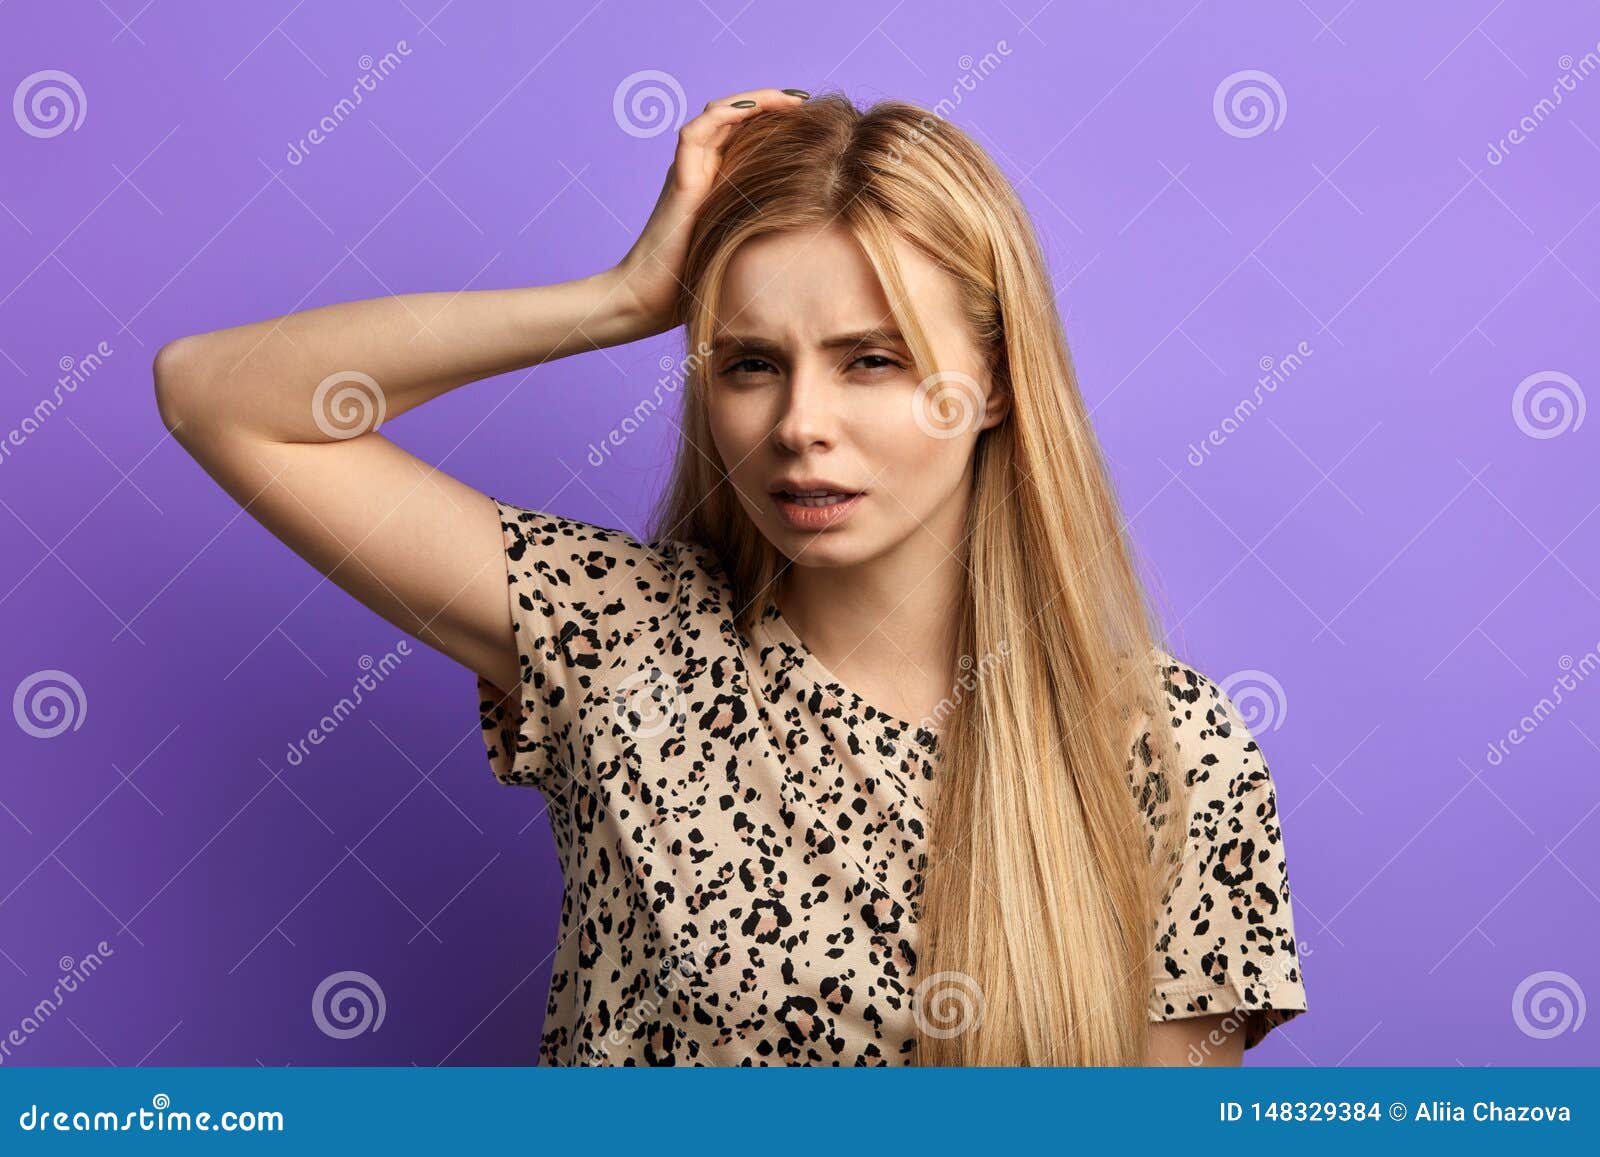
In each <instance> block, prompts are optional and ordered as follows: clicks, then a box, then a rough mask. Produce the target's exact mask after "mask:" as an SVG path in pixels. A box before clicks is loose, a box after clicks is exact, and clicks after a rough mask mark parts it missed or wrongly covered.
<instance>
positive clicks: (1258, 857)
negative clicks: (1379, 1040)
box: [1149, 661, 1306, 1049]
mask: <svg viewBox="0 0 1600 1157" xmlns="http://www.w3.org/2000/svg"><path fill="white" fill-rule="evenodd" d="M1163 669H1164V670H1165V671H1166V673H1167V674H1166V693H1167V698H1168V706H1169V708H1170V710H1171V720H1170V722H1171V724H1172V726H1173V728H1174V737H1175V738H1176V740H1177V747H1178V758H1179V761H1180V763H1181V768H1180V774H1178V775H1176V776H1172V777H1169V782H1170V784H1171V790H1172V791H1173V792H1175V793H1179V794H1181V795H1182V797H1183V799H1182V803H1181V805H1180V806H1181V810H1180V811H1179V813H1178V814H1180V815H1185V816H1187V817H1188V825H1189V826H1188V832H1187V836H1186V838H1185V841H1184V850H1183V857H1182V862H1181V863H1180V864H1178V865H1177V866H1176V867H1175V868H1172V869H1170V870H1172V871H1174V872H1175V875H1173V876H1171V877H1169V882H1168V886H1167V887H1166V888H1164V889H1163V890H1164V893H1165V894H1164V895H1163V897H1162V901H1161V909H1160V916H1159V919H1158V921H1157V924H1156V932H1157V938H1156V942H1155V951H1154V955H1153V969H1152V990H1151V995H1150V1004H1149V1014H1150V1019H1151V1020H1153V1021H1164V1020H1177V1019H1180V1018H1184V1017H1194V1016H1207V1015H1212V1014H1216V1013H1235V1012H1236V1013H1237V1014H1238V1015H1239V1016H1240V1017H1241V1018H1242V1019H1243V1026H1242V1027H1243V1029H1244V1047H1245V1048H1247V1049H1249V1048H1254V1047H1255V1046H1256V1045H1257V1044H1259V1043H1261V1041H1262V1039H1263V1038H1265V1036H1266V1035H1267V1033H1268V1032H1270V1031H1271V1030H1272V1029H1273V1028H1275V1027H1277V1026H1278V1025H1280V1024H1283V1023H1284V1022H1286V1021H1288V1020H1290V1019H1291V1018H1292V1017H1294V1016H1296V1015H1298V1014H1299V1013H1301V1012H1304V1011H1305V1008H1306V994H1305V986H1304V982H1303V979H1302V977H1301V973H1300V956H1299V949H1298V946H1297V944H1296V941H1295V932H1294V917H1293V913H1292V911H1291V907H1290V899H1289V872H1288V863H1287V859H1286V857H1285V855H1284V843H1283V833H1282V830H1281V829H1280V826H1279V822H1278V806H1277V793H1276V791H1275V790H1274V787H1273V783H1272V778H1271V776H1270V774H1269V772H1268V769H1267V763H1266V759H1265V757H1264V756H1263V754H1262V752H1261V749H1260V748H1259V747H1258V746H1257V745H1256V742H1255V740H1254V738H1253V737H1252V736H1251V734H1250V732H1249V730H1248V729H1247V728H1246V727H1245V725H1244V722H1243V720H1242V719H1241V718H1240V715H1239V712H1238V710H1237V709H1236V708H1235V706H1234V704H1233V702H1232V701H1231V700H1230V699H1229V698H1228V697H1227V695H1225V694H1224V693H1223V691H1222V690H1221V688H1219V687H1218V686H1217V685H1216V684H1215V683H1213V682H1211V680H1209V679H1207V678H1206V677H1205V676H1204V675H1201V674H1200V673H1199V672H1197V671H1195V670H1193V669H1192V668H1189V667H1187V666H1185V665H1184V664H1182V663H1179V662H1176V661H1174V662H1171V663H1167V664H1165V665H1164V667H1163Z"/></svg>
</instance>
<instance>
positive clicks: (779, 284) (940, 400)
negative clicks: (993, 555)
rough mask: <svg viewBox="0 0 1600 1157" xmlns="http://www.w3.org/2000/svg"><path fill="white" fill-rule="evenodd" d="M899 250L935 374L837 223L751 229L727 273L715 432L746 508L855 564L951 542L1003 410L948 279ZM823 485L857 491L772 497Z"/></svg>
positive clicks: (807, 545) (717, 353) (783, 534)
mask: <svg viewBox="0 0 1600 1157" xmlns="http://www.w3.org/2000/svg"><path fill="white" fill-rule="evenodd" d="M895 253H896V256H897V258H898V259H899V263H900V269H901V272H902V276H903V277H904V279H905V282H906V289H907V292H908V293H910V294H911V304H912V306H913V307H914V310H915V312H916V313H917V315H918V316H919V317H920V318H921V319H922V323H923V325H924V327H925V328H926V330H927V333H928V337H929V340H930V341H931V342H932V345H933V350H934V355H935V365H936V371H935V372H934V373H932V374H930V375H928V376H927V377H926V379H924V378H923V377H921V376H919V375H918V374H917V372H916V370H915V369H914V368H913V366H912V360H911V350H910V348H909V347H908V346H907V345H906V344H905V342H904V341H903V340H902V339H901V338H900V336H899V335H898V334H897V333H896V332H894V331H895V329H896V326H895V321H894V318H893V316H892V315H891V313H890V310H889V302H888V300H887V299H886V298H885V297H884V294H883V289H882V287H881V286H880V285H879V284H878V280H877V278H876V276H875V275H874V273H873V271H872V266H871V265H870V264H869V263H868V262H867V259H866V256H865V255H864V254H863V253H862V252H861V250H860V249H859V248H858V247H857V245H856V243H855V241H854V239H853V238H852V237H851V235H850V234H849V233H848V232H847V231H846V230H845V229H844V228H843V227H840V226H835V225H830V226H828V227H826V228H823V229H821V230H818V231H815V232H808V233H782V234H772V235H768V236H766V237H761V238H757V239H756V240H753V241H749V242H747V243H745V244H744V245H743V246H741V247H740V249H739V251H738V252H737V253H736V254H735V255H734V258H733V261H732V263H731V264H730V265H729V268H728V273H727V277H726V279H725V282H724V291H723V300H722V302H721V306H722V309H721V313H720V316H719V319H718V324H719V328H718V332H717V335H716V346H715V349H714V351H713V353H712V355H711V358H710V361H709V362H708V370H709V372H710V375H711V378H710V380H711V386H710V393H709V396H708V414H709V418H710V424H711V434H712V438H713V440H714V441H715V443H716V448H717V452H718V453H719V454H720V455H721V457H722V461H723V464H724V465H725V467H726V468H727V472H728V476H729V478H730V479H731V480H732V482H733V486H734V488H735V490H736V492H737V493H738V496H739V501H740V502H741V503H742V504H743V506H744V508H745V510H746V512H748V514H749V515H750V517H751V518H752V519H754V520H755V523H756V525H757V526H759V527H760V528H761V531H762V533H763V534H765V535H766V536H767V538H768V539H769V540H770V541H771V542H772V543H773V544H774V545H775V546H776V547H777V548H778V549H779V550H780V551H782V552H783V554H784V555H785V556H787V557H788V558H790V559H791V560H793V561H794V562H796V563H797V564H801V565H810V566H831V567H839V566H853V565H857V564H860V563H864V562H868V561H870V560H872V559H875V558H879V557H883V556H886V555H888V554H890V553H891V552H893V551H894V550H895V549H896V548H897V547H900V546H902V545H903V544H907V543H911V542H913V541H915V540H918V539H926V538H928V536H931V541H928V542H924V543H922V545H923V546H924V547H926V546H932V545H934V544H938V545H942V546H943V548H944V549H946V550H954V549H955V548H956V547H957V545H958V544H959V543H960V540H961V534H962V530H963V527H964V525H965V519H966V501H967V494H968V487H969V486H970V467H971V462H972V451H973V447H974V445H975V444H976V442H977V439H978V435H979V432H980V431H981V430H982V429H984V428H987V427H989V426H993V425H996V424H998V423H999V422H1000V421H1001V420H1002V419H1003V418H1004V416H1005V412H1006V399H1005V398H1004V396H1003V394H1002V393H1001V392H1000V391H997V390H995V389H993V387H992V385H991V381H990V376H989V373H988V368H987V364H986V359H985V357H984V356H983V355H982V354H981V353H980V351H979V350H978V349H976V348H975V347H974V345H973V344H972V341H971V338H970V336H969V334H968V332H967V326H966V322H965V319H964V318H963V316H962V315H961V313H960V311H959V309H958V307H957V286H956V283H955V281H954V279H953V278H952V277H951V275H950V274H948V273H947V272H945V271H944V270H943V269H941V268H939V267H938V266H937V265H935V264H934V263H933V262H932V261H930V260H928V259H927V258H926V257H924V256H923V255H922V253H921V252H919V251H918V250H917V249H915V248H914V247H913V246H910V245H908V244H906V243H904V242H902V241H898V240H897V241H896V244H895ZM808 483H810V484H813V486H807V485H806V484H808ZM815 486H826V487H832V488H835V489H838V490H841V491H846V492H852V493H854V494H856V495H857V496H856V497H854V498H852V499H849V500H847V501H846V502H844V503H841V504H836V505H834V506H832V507H829V506H823V505H817V503H818V502H821V501H824V500H820V499H813V500H811V501H810V502H795V501H792V500H790V499H789V498H787V497H786V496H784V495H782V494H779V493H777V492H778V491H780V490H784V489H788V490H793V489H796V488H804V489H809V488H814V487H815ZM915 553H918V552H915V551H914V552H913V554H915Z"/></svg>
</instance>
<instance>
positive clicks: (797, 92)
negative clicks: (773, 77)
mask: <svg viewBox="0 0 1600 1157" xmlns="http://www.w3.org/2000/svg"><path fill="white" fill-rule="evenodd" d="M783 91H784V92H786V93H788V94H789V95H790V96H797V97H800V98H801V99H802V100H806V99H809V98H810V96H811V94H810V93H809V92H807V91H806V90H805V89H803V88H786V89H784V90H783Z"/></svg>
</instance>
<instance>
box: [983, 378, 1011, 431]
mask: <svg viewBox="0 0 1600 1157" xmlns="http://www.w3.org/2000/svg"><path fill="white" fill-rule="evenodd" d="M987 384H988V392H987V393H986V395H985V397H984V413H983V424H982V425H981V426H979V427H978V428H979V429H980V430H987V429H989V428H990V427H991V426H998V425H999V424H1000V423H1001V422H1003V421H1005V419H1006V415H1007V414H1009V413H1011V382H1010V381H1009V380H1008V379H1007V378H1006V376H1005V374H1004V373H994V372H991V373H990V374H989V380H988V383H987Z"/></svg>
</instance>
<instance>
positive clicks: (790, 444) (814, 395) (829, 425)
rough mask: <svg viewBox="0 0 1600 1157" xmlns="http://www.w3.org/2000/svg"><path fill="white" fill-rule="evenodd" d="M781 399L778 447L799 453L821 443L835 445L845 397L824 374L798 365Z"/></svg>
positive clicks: (776, 427) (776, 433)
mask: <svg viewBox="0 0 1600 1157" xmlns="http://www.w3.org/2000/svg"><path fill="white" fill-rule="evenodd" d="M781 396H782V399H783V400H782V402H781V403H780V405H781V406H782V411H781V412H780V413H779V415H778V420H777V422H776V424H775V425H774V426H773V431H772V436H773V440H774V441H776V442H777V443H778V445H780V446H782V447H783V448H784V449H786V450H790V451H793V452H794V453H800V452H802V451H804V450H806V449H808V448H810V447H812V446H815V445H818V444H821V445H823V446H831V445H832V444H833V443H834V441H835V440H836V439H837V437H838V422H839V417H840V415H839V412H838V410H839V406H840V405H841V404H842V402H843V398H842V395H841V394H840V392H839V391H838V389H837V388H836V387H835V385H834V383H833V382H831V381H829V380H828V375H827V374H826V373H825V372H824V371H822V370H821V369H819V368H817V367H812V366H804V365H797V366H796V367H795V369H794V371H793V372H792V373H791V374H790V375H789V380H788V382H787V384H786V386H785V388H784V390H783V393H782V395H781Z"/></svg>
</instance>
